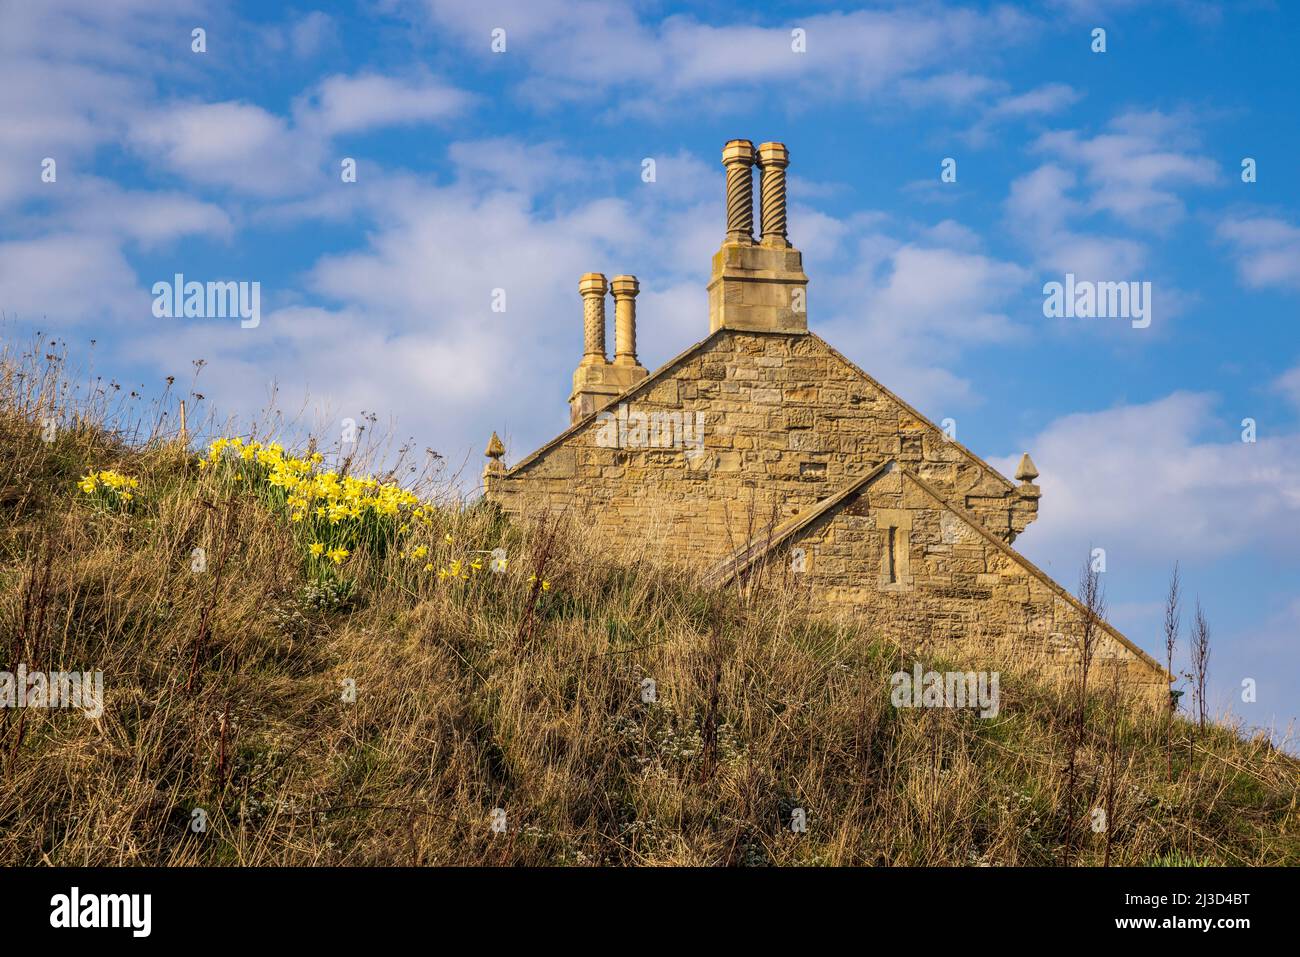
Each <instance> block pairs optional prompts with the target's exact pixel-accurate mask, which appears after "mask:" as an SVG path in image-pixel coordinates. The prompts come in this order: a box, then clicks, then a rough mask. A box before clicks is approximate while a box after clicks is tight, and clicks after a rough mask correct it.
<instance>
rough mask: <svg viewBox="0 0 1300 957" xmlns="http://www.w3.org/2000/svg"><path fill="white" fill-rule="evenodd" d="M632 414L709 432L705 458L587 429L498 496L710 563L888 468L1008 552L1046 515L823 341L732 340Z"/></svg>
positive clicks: (661, 385) (640, 397)
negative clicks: (612, 439)
mask: <svg viewBox="0 0 1300 957" xmlns="http://www.w3.org/2000/svg"><path fill="white" fill-rule="evenodd" d="M620 404H622V405H624V406H625V408H626V410H628V411H630V412H635V413H645V414H646V415H647V416H648V417H651V418H653V417H654V416H656V415H659V416H660V417H662V416H665V415H668V416H671V415H674V414H676V415H678V416H679V417H682V418H684V420H685V421H686V422H688V423H690V424H691V425H693V424H694V422H696V421H698V422H700V423H701V426H702V439H703V442H702V450H701V451H700V453H699V454H688V452H689V448H687V447H678V448H645V447H641V448H629V447H624V448H602V447H601V446H600V433H601V429H602V427H603V423H602V421H601V420H600V418H599V417H593V418H588V419H585V420H583V421H581V422H579V423H578V424H577V425H576V426H575V427H574V428H573V429H572V430H570V431H569V432H568V433H565V434H564V435H563V436H561V438H560V439H559V440H557V441H556V442H554V443H552V444H551V445H550V446H547V447H544V448H543V449H542V450H541V451H540V452H539V453H538V454H536V455H535V456H534V457H532V458H531V459H529V460H526V461H524V462H522V463H520V465H518V466H517V467H516V468H515V469H513V470H512V471H510V472H509V473H507V474H505V475H504V476H494V477H493V478H492V480H491V481H490V483H489V486H488V495H489V497H490V498H492V499H493V500H495V501H497V502H499V503H500V504H501V505H502V507H503V508H504V509H505V510H506V511H508V512H511V513H514V514H517V515H524V514H528V513H531V512H534V511H536V510H538V509H554V510H560V511H569V512H571V513H572V514H573V515H574V516H575V517H576V518H578V519H579V520H581V521H584V522H587V523H589V524H591V525H592V526H593V528H594V529H596V530H598V532H599V534H600V535H601V536H602V537H603V538H607V539H608V541H609V543H610V546H611V548H615V549H617V548H621V547H636V548H638V549H639V548H641V547H642V546H643V545H644V544H645V543H646V542H647V541H649V542H650V543H651V546H652V550H654V551H658V552H659V553H661V554H662V555H663V556H664V557H666V558H670V559H671V560H674V561H687V562H695V561H698V562H703V563H709V562H713V561H716V560H717V559H719V558H721V557H722V556H724V555H727V554H728V553H730V552H731V551H732V550H734V549H735V548H737V547H738V546H740V545H741V544H742V543H744V542H745V541H746V540H748V539H749V538H750V536H751V535H752V534H753V532H754V530H755V528H757V527H761V526H764V525H767V524H769V523H770V522H772V521H773V520H774V519H784V518H788V517H790V516H791V515H794V514H797V512H798V511H799V510H800V509H802V508H806V507H808V506H810V505H812V504H813V503H815V502H817V501H819V500H821V499H824V498H826V497H827V496H828V495H831V494H833V493H834V492H835V491H836V490H837V489H839V488H841V487H843V486H844V485H845V484H847V483H848V482H850V481H852V480H853V479H855V478H858V477H860V476H862V475H864V474H866V473H867V472H869V471H870V470H871V469H873V468H874V467H876V466H877V465H879V464H880V463H882V462H884V461H887V460H889V459H895V460H897V461H900V462H904V463H907V464H908V465H909V466H910V467H911V468H913V469H914V470H916V471H917V473H918V474H920V475H921V476H923V477H924V478H925V479H926V480H927V481H928V482H930V483H932V484H933V485H935V486H936V487H938V488H940V489H942V490H943V491H944V493H945V494H949V495H952V496H954V498H955V500H956V501H958V502H961V503H962V504H963V506H964V507H965V508H967V509H969V510H970V511H971V512H972V513H973V514H974V515H976V516H977V517H978V520H979V521H980V522H981V523H983V525H984V526H985V527H986V528H987V529H988V530H989V531H990V532H991V533H992V534H994V535H997V536H998V537H999V538H1000V539H1002V540H1003V541H1011V540H1013V539H1014V537H1015V535H1016V534H1017V533H1018V532H1020V531H1022V530H1023V529H1024V528H1025V526H1026V525H1027V524H1028V523H1029V522H1030V521H1032V520H1033V518H1034V515H1035V513H1036V509H1037V497H1036V494H1035V495H1034V496H1032V497H1031V496H1027V495H1025V494H1023V492H1022V491H1021V489H1018V488H1017V487H1016V486H1014V485H1013V484H1011V483H1010V482H1008V481H1007V480H1005V479H1004V478H1002V477H1001V476H999V475H998V474H997V473H995V472H994V471H993V470H992V469H990V468H988V467H987V466H985V465H984V464H983V463H981V462H980V461H979V460H978V459H976V458H975V457H974V456H973V455H971V454H970V453H968V452H966V451H965V450H964V449H963V448H962V447H961V446H959V445H958V444H957V443H955V442H952V441H948V440H946V439H945V437H944V435H943V433H942V432H941V431H940V430H939V429H937V428H936V427H935V426H933V425H931V424H929V423H928V422H926V421H925V420H924V419H922V418H921V417H920V416H919V415H918V414H916V413H914V412H913V411H911V410H909V409H908V408H907V407H906V405H905V404H904V403H902V402H901V401H900V400H899V399H897V398H896V397H894V396H893V395H891V394H890V393H889V392H888V391H886V390H885V389H884V388H883V387H882V386H880V385H879V384H878V383H875V382H874V380H872V379H870V377H868V376H866V375H865V373H863V372H862V371H861V370H859V369H857V368H856V367H854V366H853V365H852V364H851V363H849V362H848V361H847V360H846V359H844V358H843V357H842V356H840V355H839V354H838V353H836V352H835V351H834V350H833V349H831V348H830V347H829V346H828V345H826V343H824V342H823V341H822V340H821V339H819V338H818V337H816V336H814V335H809V334H782V333H761V332H738V331H735V330H729V329H724V330H721V331H719V332H716V333H714V334H713V335H711V336H710V337H709V338H708V339H706V340H705V341H704V342H703V343H701V344H700V345H699V346H698V347H697V348H696V349H695V350H692V351H690V352H688V353H687V354H685V356H684V357H683V358H682V359H680V361H678V362H676V363H675V364H670V366H669V367H667V368H665V369H662V370H660V371H659V372H657V373H656V374H655V375H653V376H651V377H650V379H648V380H646V382H644V383H642V384H641V385H640V386H638V387H635V388H634V389H632V390H631V391H630V392H628V393H626V394H625V395H624V396H622V397H620V398H619V399H618V400H616V401H615V403H614V404H613V405H611V406H608V407H607V411H610V412H616V411H617V409H618V406H619V405H620ZM697 413H698V414H699V415H701V416H702V418H697ZM606 435H608V430H607V431H606ZM655 438H656V436H651V437H650V441H651V442H652V443H653V442H654V441H655ZM683 445H685V443H683ZM1022 488H1023V487H1022Z"/></svg>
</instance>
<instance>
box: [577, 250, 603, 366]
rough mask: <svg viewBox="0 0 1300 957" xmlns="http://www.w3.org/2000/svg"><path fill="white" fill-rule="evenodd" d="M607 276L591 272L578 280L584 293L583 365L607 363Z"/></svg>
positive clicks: (579, 286) (579, 288)
mask: <svg viewBox="0 0 1300 957" xmlns="http://www.w3.org/2000/svg"><path fill="white" fill-rule="evenodd" d="M606 289H607V286H606V284H605V276H604V274H602V273H598V272H589V273H587V274H586V275H584V276H583V277H582V278H581V279H579V280H578V292H579V293H580V294H581V295H582V344H583V349H582V365H584V366H593V365H604V364H605V290H606Z"/></svg>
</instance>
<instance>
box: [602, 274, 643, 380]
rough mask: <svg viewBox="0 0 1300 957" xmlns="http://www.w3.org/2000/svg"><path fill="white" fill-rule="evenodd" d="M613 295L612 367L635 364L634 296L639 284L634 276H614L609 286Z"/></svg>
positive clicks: (638, 289) (639, 288)
mask: <svg viewBox="0 0 1300 957" xmlns="http://www.w3.org/2000/svg"><path fill="white" fill-rule="evenodd" d="M609 288H610V291H611V292H613V293H614V365H616V366H634V365H636V364H637V362H636V294H637V293H638V292H640V291H641V284H640V283H638V282H637V281H636V276H615V277H614V279H613V281H612V282H611V283H610V284H609Z"/></svg>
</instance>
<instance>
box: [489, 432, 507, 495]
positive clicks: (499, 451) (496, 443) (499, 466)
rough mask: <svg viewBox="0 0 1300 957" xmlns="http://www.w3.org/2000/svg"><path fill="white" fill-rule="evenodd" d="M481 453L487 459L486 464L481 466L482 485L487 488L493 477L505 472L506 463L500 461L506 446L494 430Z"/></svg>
mask: <svg viewBox="0 0 1300 957" xmlns="http://www.w3.org/2000/svg"><path fill="white" fill-rule="evenodd" d="M483 454H484V455H486V456H487V460H488V461H487V465H485V466H483V487H484V489H487V488H488V486H489V484H490V483H491V481H492V480H493V479H495V478H498V477H499V476H502V475H505V474H506V464H505V463H504V462H502V461H501V459H502V457H503V456H504V455H505V454H506V447H505V445H503V444H502V442H501V438H500V436H498V435H497V434H496V433H495V432H493V433H492V438H490V439H488V444H487V449H486V450H485V451H484V452H483Z"/></svg>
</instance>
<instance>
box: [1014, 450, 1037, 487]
mask: <svg viewBox="0 0 1300 957" xmlns="http://www.w3.org/2000/svg"><path fill="white" fill-rule="evenodd" d="M1016 478H1017V479H1019V480H1020V481H1021V482H1033V480H1034V479H1036V478H1038V469H1037V468H1036V467H1035V466H1034V460H1033V459H1031V458H1030V457H1029V453H1028V452H1026V453H1025V454H1024V455H1022V456H1020V464H1019V465H1018V466H1016Z"/></svg>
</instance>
